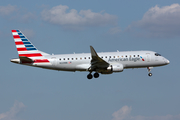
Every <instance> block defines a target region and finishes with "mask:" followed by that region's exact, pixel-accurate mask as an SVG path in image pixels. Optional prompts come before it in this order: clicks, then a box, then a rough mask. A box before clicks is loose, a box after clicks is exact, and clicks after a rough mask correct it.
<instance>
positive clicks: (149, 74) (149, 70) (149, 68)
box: [147, 67, 153, 77]
mask: <svg viewBox="0 0 180 120" xmlns="http://www.w3.org/2000/svg"><path fill="white" fill-rule="evenodd" d="M152 68H153V67H147V69H148V72H149V73H148V76H149V77H151V76H152V73H151V69H152Z"/></svg>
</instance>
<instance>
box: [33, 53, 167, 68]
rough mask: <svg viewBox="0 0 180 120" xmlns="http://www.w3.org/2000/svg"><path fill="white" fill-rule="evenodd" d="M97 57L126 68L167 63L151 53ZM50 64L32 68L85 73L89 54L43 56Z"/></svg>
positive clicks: (162, 58) (89, 63)
mask: <svg viewBox="0 0 180 120" xmlns="http://www.w3.org/2000/svg"><path fill="white" fill-rule="evenodd" d="M98 55H99V57H101V58H102V59H103V60H105V61H106V62H108V63H110V64H122V65H123V67H124V69H126V68H142V67H156V66H163V65H166V64H168V63H169V61H168V60H167V59H166V58H164V57H163V56H155V52H152V51H128V52H103V53H98ZM44 57H45V58H46V59H48V60H49V61H50V63H51V64H45V63H33V64H31V65H32V66H37V67H43V68H47V69H54V70H62V71H87V70H88V68H89V67H90V66H91V54H90V53H82V54H61V55H47V56H44Z"/></svg>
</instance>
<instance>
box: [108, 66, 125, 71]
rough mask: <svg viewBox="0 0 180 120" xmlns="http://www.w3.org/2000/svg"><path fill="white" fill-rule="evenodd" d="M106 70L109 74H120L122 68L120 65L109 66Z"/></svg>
mask: <svg viewBox="0 0 180 120" xmlns="http://www.w3.org/2000/svg"><path fill="white" fill-rule="evenodd" d="M107 70H108V71H111V72H122V71H123V70H124V67H123V65H122V64H117V65H110V66H109V67H108V68H107Z"/></svg>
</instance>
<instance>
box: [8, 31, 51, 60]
mask: <svg viewBox="0 0 180 120" xmlns="http://www.w3.org/2000/svg"><path fill="white" fill-rule="evenodd" d="M12 34H13V37H14V41H15V44H16V48H17V51H18V54H19V57H21V56H23V57H30V58H32V59H33V58H37V57H43V56H44V55H49V54H47V53H44V52H41V51H39V50H38V49H37V48H36V47H35V46H34V45H33V44H32V43H31V42H30V41H29V40H28V38H27V37H26V36H25V35H24V34H23V33H22V32H21V31H20V30H12Z"/></svg>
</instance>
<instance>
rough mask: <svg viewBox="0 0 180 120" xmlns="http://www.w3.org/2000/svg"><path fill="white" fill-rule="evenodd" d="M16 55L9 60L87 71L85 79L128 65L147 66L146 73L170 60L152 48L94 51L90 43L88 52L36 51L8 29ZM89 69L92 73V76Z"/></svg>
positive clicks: (112, 71)
mask: <svg viewBox="0 0 180 120" xmlns="http://www.w3.org/2000/svg"><path fill="white" fill-rule="evenodd" d="M12 35H13V38H14V41H15V45H16V48H17V51H18V55H19V58H16V59H11V62H13V63H17V64H21V65H28V66H33V67H40V68H45V69H51V70H58V71H73V72H75V71H87V72H89V74H88V75H87V78H88V79H92V78H93V77H94V78H98V77H99V73H101V74H112V73H115V72H122V71H123V70H124V69H129V68H132V69H133V68H147V69H148V75H149V76H152V73H151V72H150V71H151V69H152V68H153V67H158V66H164V65H167V64H169V63H170V61H169V60H168V59H166V58H165V57H163V56H161V55H160V54H159V53H157V52H153V51H125V52H119V51H117V52H102V53H97V52H96V51H95V49H94V48H93V47H92V46H90V51H91V53H82V54H76V53H74V54H60V55H50V54H48V53H45V52H42V51H39V50H38V49H37V48H36V47H35V46H34V45H33V44H32V43H31V42H30V41H29V39H28V38H27V37H26V36H25V35H24V34H23V33H22V32H21V31H20V30H12ZM92 72H95V73H94V74H93V75H92Z"/></svg>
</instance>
